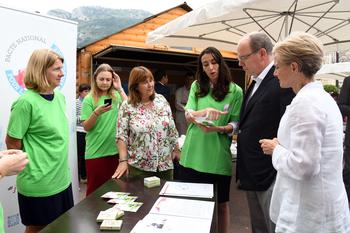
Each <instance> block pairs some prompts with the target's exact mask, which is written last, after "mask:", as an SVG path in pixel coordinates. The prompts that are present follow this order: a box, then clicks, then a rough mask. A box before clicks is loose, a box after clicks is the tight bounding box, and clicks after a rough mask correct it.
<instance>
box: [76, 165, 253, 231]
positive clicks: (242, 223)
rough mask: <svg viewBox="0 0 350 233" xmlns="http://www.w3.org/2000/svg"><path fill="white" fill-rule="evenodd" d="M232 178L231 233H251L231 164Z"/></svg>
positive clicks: (82, 189)
mask: <svg viewBox="0 0 350 233" xmlns="http://www.w3.org/2000/svg"><path fill="white" fill-rule="evenodd" d="M232 165H233V171H234V172H233V176H232V181H231V193H230V194H231V197H230V207H231V231H230V232H231V233H251V229H250V219H249V210H248V204H247V199H246V196H245V192H244V191H242V190H239V189H238V188H237V185H236V182H235V181H236V177H235V176H234V174H235V167H236V164H235V163H233V164H232ZM85 192H86V184H84V183H80V198H81V199H83V198H85Z"/></svg>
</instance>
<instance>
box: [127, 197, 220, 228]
mask: <svg viewBox="0 0 350 233" xmlns="http://www.w3.org/2000/svg"><path fill="white" fill-rule="evenodd" d="M214 205H215V203H214V202H210V201H199V200H188V199H179V198H169V197H160V198H158V200H157V201H156V202H155V204H154V205H153V207H152V209H151V211H150V212H149V214H148V215H146V216H145V217H144V218H143V219H142V220H140V221H139V222H138V223H137V224H136V225H135V227H134V228H133V230H132V231H131V233H179V232H181V233H192V232H201V233H209V232H210V226H211V221H212V217H213V212H214Z"/></svg>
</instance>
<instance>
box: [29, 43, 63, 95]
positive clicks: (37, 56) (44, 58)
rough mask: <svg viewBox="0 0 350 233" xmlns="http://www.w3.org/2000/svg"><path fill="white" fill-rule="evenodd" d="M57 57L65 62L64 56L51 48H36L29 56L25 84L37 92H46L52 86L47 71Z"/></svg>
mask: <svg viewBox="0 0 350 233" xmlns="http://www.w3.org/2000/svg"><path fill="white" fill-rule="evenodd" d="M57 59H59V60H61V61H62V63H63V62H64V59H63V57H61V56H60V55H58V54H57V53H55V52H54V51H52V50H50V49H36V50H34V52H33V53H32V55H31V56H30V58H29V61H28V64H27V67H26V71H25V75H24V84H25V86H26V88H27V89H31V90H33V91H35V92H38V93H40V92H45V91H47V90H48V89H49V88H50V84H49V82H48V81H47V77H46V71H47V69H48V68H49V67H51V66H52V65H53V64H54V63H55V62H56V61H57Z"/></svg>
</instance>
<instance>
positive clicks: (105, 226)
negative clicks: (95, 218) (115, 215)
mask: <svg viewBox="0 0 350 233" xmlns="http://www.w3.org/2000/svg"><path fill="white" fill-rule="evenodd" d="M122 224H123V220H103V222H102V223H101V226H100V230H106V231H115V230H117V231H119V230H120V229H121V228H122Z"/></svg>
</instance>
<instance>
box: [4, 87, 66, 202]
mask: <svg viewBox="0 0 350 233" xmlns="http://www.w3.org/2000/svg"><path fill="white" fill-rule="evenodd" d="M7 134H8V135H9V136H11V137H13V138H16V139H20V140H22V145H23V150H24V151H26V152H27V154H28V159H29V163H28V165H27V166H26V167H25V169H24V170H23V171H22V172H21V173H19V174H18V176H17V182H16V183H17V190H18V192H19V193H21V194H23V195H25V196H30V197H46V196H51V195H54V194H57V193H59V192H61V191H63V190H65V189H66V188H67V187H68V186H69V184H70V183H71V176H70V170H69V166H68V140H69V126H68V118H67V116H66V102H65V98H64V96H63V95H62V93H61V92H59V91H55V93H54V98H53V100H52V101H48V100H46V99H44V98H43V97H42V96H40V95H39V94H38V93H36V92H34V91H31V90H28V91H26V92H25V93H24V94H23V95H22V96H20V97H19V98H18V100H16V101H15V102H14V103H13V105H12V108H11V116H10V121H9V125H8V129H7Z"/></svg>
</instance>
